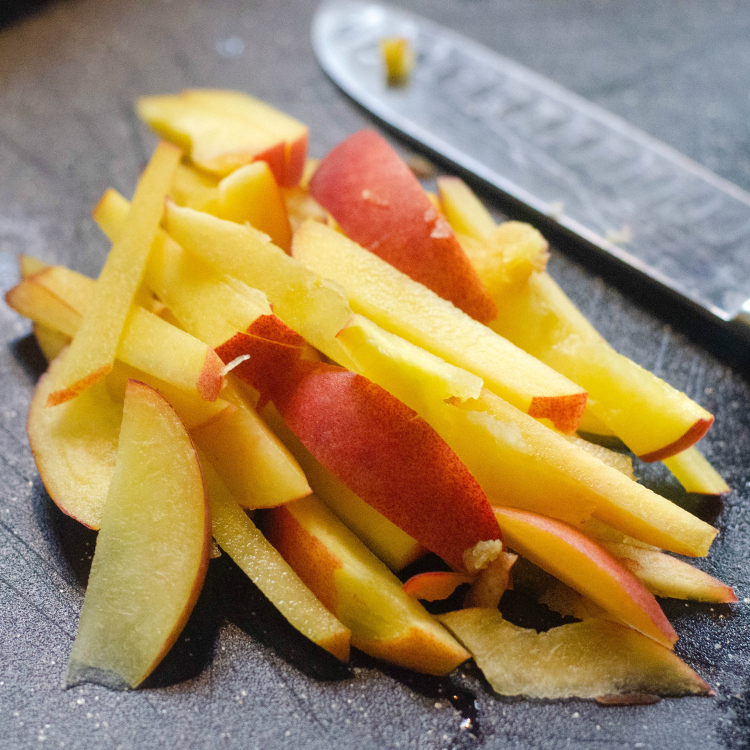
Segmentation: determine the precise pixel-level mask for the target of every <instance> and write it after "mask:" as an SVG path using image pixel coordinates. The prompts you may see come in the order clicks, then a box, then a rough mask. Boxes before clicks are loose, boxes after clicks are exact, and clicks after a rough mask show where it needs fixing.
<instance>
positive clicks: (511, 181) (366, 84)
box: [312, 0, 750, 335]
mask: <svg viewBox="0 0 750 750" xmlns="http://www.w3.org/2000/svg"><path fill="white" fill-rule="evenodd" d="M390 36H401V37H406V38H407V39H408V40H409V41H410V44H411V46H412V48H413V50H414V53H415V58H416V62H415V65H414V68H413V70H412V71H411V74H410V76H409V79H408V81H407V82H406V84H405V85H403V86H398V87H395V86H389V85H388V83H387V80H386V76H385V72H384V65H383V61H382V58H381V53H380V48H379V43H380V40H381V39H383V38H385V37H390ZM312 44H313V49H314V51H315V54H316V56H317V58H318V61H319V62H320V64H321V66H322V67H323V69H324V70H325V72H326V73H327V74H328V75H329V76H330V77H331V78H332V79H333V81H334V82H335V83H336V84H337V85H338V86H340V87H341V88H342V89H343V90H344V91H345V92H346V93H347V94H348V95H349V96H351V97H352V98H353V99H354V100H355V101H357V102H358V103H359V104H361V105H362V106H363V107H365V108H366V109H368V110H369V111H370V112H372V113H373V114H374V115H375V116H376V117H378V118H379V119H381V120H382V121H384V122H385V123H387V124H388V125H389V126H391V127H393V128H395V129H396V130H398V131H400V132H401V133H403V134H404V135H406V136H407V137H408V138H410V139H412V140H414V141H416V142H418V143H420V144H421V145H422V146H423V147H425V148H426V149H427V150H428V151H431V152H432V153H434V154H436V155H437V156H439V157H440V158H441V159H442V160H446V161H448V162H450V163H452V164H454V165H455V166H456V167H458V168H459V169H460V170H463V171H466V172H468V173H470V174H471V175H473V176H474V177H475V178H477V179H478V181H480V182H481V183H482V184H484V185H485V186H489V187H491V188H494V189H497V190H499V191H500V192H501V193H502V194H504V195H505V196H510V197H511V198H513V199H515V200H517V201H520V202H521V203H523V204H525V205H526V206H527V207H529V208H530V209H532V211H533V212H535V213H537V214H540V215H543V216H545V217H547V218H551V219H553V220H554V221H556V222H557V223H558V224H559V225H560V227H562V228H563V229H564V230H567V231H568V232H570V233H572V234H573V235H575V236H576V237H578V238H579V239H581V240H583V241H584V242H585V243H586V244H587V245H588V246H589V247H591V248H594V249H596V250H598V251H600V252H603V253H606V254H608V255H609V256H613V257H614V258H617V259H618V260H620V261H622V262H624V263H627V264H628V265H629V266H631V267H633V268H635V269H636V270H638V271H640V272H641V273H644V274H646V275H647V276H649V277H650V278H651V279H653V280H655V281H656V282H658V283H660V284H662V285H663V286H665V287H667V288H668V289H670V290H671V291H673V292H676V293H677V294H679V295H680V296H682V297H683V298H684V299H685V300H687V301H688V303H689V304H691V305H692V306H694V307H697V308H698V309H699V310H701V311H703V312H705V313H708V314H710V315H711V316H713V318H714V320H718V321H720V322H721V323H722V324H726V325H728V326H729V327H730V328H736V329H738V330H740V331H742V332H743V333H744V334H745V335H747V334H748V333H750V193H748V192H746V191H744V190H742V189H741V188H739V187H738V186H736V185H734V184H732V183H731V182H729V181H727V180H724V179H723V178H721V177H719V176H718V175H715V174H714V173H712V172H711V171H709V170H708V169H705V168H704V167H702V166H700V165H699V164H697V163H695V162H693V161H692V160H690V159H689V158H687V157H686V156H684V155H682V154H680V153H679V152H677V151H676V150H674V149H673V148H671V147H669V146H667V145H666V144H664V143H661V142H660V141H658V140H656V139H654V138H652V137H651V136H649V135H647V134H646V133H644V132H642V131H640V130H638V129H637V128H635V127H633V126H632V125H629V124H628V123H627V122H625V121H624V120H622V119H620V118H619V117H617V116H615V115H613V114H611V113H609V112H607V111H606V110H604V109H602V108H600V107H598V106H596V105H594V104H592V103H591V102H589V101H587V100H585V99H583V98H582V97H580V96H578V95H576V94H574V93H572V92H570V91H568V90H566V89H565V88H563V87H561V86H559V85H557V84H555V83H553V82H552V81H550V80H548V79H546V78H544V77H542V76H540V75H538V74H536V73H534V72H533V71H531V70H529V69H528V68H525V67H523V66H522V65H519V64H518V63H516V62H513V61H512V60H510V59H508V58H505V57H503V56H501V55H499V54H497V53H496V52H494V51H492V50H490V49H488V48H486V47H483V46H482V45H480V44H477V43H476V42H473V41H472V40H470V39H467V38H466V37H462V36H461V35H459V34H457V33H455V32H453V31H450V30H449V29H446V28H444V27H442V26H440V25H438V24H436V23H433V22H431V21H428V20H426V19H424V18H421V17H419V16H417V15H414V14H411V13H407V12H405V11H402V10H397V9H395V8H391V7H388V6H384V5H378V4H374V3H367V2H358V1H357V0H329V1H328V2H326V3H324V4H323V5H322V6H321V7H320V8H319V9H318V11H317V12H316V15H315V18H314V20H313V25H312Z"/></svg>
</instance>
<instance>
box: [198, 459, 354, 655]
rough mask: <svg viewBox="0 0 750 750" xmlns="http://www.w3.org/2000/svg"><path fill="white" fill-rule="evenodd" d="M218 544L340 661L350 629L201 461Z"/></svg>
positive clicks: (293, 622)
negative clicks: (325, 604)
mask: <svg viewBox="0 0 750 750" xmlns="http://www.w3.org/2000/svg"><path fill="white" fill-rule="evenodd" d="M201 467H202V468H203V474H204V477H205V480H206V488H207V491H208V499H209V503H210V506H211V529H212V532H213V535H214V538H215V539H216V541H217V543H218V544H219V546H220V547H221V549H223V550H224V551H225V552H226V553H227V554H228V555H229V556H230V557H231V558H232V559H233V560H234V561H235V562H236V563H237V565H239V566H240V568H242V570H243V571H244V572H245V573H246V574H247V575H248V577H249V578H250V580H251V581H252V582H253V583H254V584H255V585H256V586H257V587H258V588H259V589H260V590H261V591H262V592H263V593H264V594H265V595H266V596H267V597H268V599H269V601H270V602H271V603H272V604H273V605H274V606H275V607H276V608H277V609H278V610H279V612H281V614H283V615H284V617H286V619H287V620H288V621H289V622H290V623H291V625H293V626H294V627H295V628H296V629H297V630H299V632H300V633H302V634H303V635H304V636H306V637H307V638H309V639H310V640H311V641H312V642H313V643H317V644H318V645H319V646H321V647H322V648H324V649H325V650H326V651H329V652H330V653H332V654H333V655H334V656H335V657H336V658H338V659H341V661H348V659H349V643H350V641H351V633H350V631H349V629H348V628H347V627H346V626H344V625H342V624H341V623H340V622H339V621H338V620H337V619H336V618H335V617H334V616H333V615H332V614H331V613H330V612H329V611H328V610H327V609H326V608H325V607H324V606H323V604H321V602H320V600H319V599H318V598H317V597H316V596H315V594H313V593H312V591H310V589H309V588H308V587H307V586H306V585H305V584H304V583H303V581H302V579H301V578H300V577H299V576H298V575H297V574H296V573H295V572H294V570H293V569H292V568H291V567H290V566H289V564H288V563H287V562H286V561H285V560H284V558H283V557H282V556H281V555H280V554H279V553H278V552H277V551H276V549H275V548H274V547H273V545H271V543H270V542H268V541H267V540H266V538H265V537H264V536H263V534H261V533H260V531H258V529H257V528H256V526H255V524H254V523H253V522H252V521H251V520H250V518H248V516H247V514H246V513H245V512H244V511H243V510H242V508H241V507H240V506H239V504H238V503H237V501H236V500H235V498H234V496H233V495H232V493H231V492H230V491H229V490H228V488H227V486H226V485H225V484H224V482H222V480H221V479H220V477H219V475H218V474H217V473H216V471H215V470H214V468H213V467H212V466H211V464H210V462H208V461H206V460H203V459H202V460H201Z"/></svg>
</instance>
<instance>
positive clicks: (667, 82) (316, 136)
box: [0, 0, 750, 750]
mask: <svg viewBox="0 0 750 750" xmlns="http://www.w3.org/2000/svg"><path fill="white" fill-rule="evenodd" d="M405 5H407V6H408V7H409V8H410V9H412V10H415V11H418V12H422V13H424V14H426V15H428V16H430V17H432V18H433V19H435V20H437V21H440V22H442V23H446V24H449V25H452V26H454V27H455V28H457V29H458V30H460V31H462V32H464V33H467V34H469V35H472V36H474V37H475V38H477V39H478V40H480V41H482V42H484V43H486V44H489V45H491V46H494V47H496V48H497V49H498V50H499V51H501V52H502V53H504V54H506V55H508V56H510V57H514V58H516V59H517V60H519V61H520V62H522V63H524V64H526V65H528V66H530V67H532V68H534V69H535V70H537V71H539V72H541V73H544V74H546V75H549V76H551V77H553V78H554V79H555V80H557V81H558V82H560V83H562V84H563V85H566V86H568V87H570V88H572V89H574V90H575V91H577V92H578V93H581V94H583V95H584V96H588V97H590V98H592V99H593V100H594V101H596V102H597V103H599V104H601V105H603V106H605V107H607V108H609V109H612V110H613V111H615V112H616V113H618V114H620V115H622V116H624V117H626V118H627V119H629V120H631V121H632V122H633V123H634V124H636V125H638V126H639V127H641V128H643V129H645V130H647V131H649V132H650V133H652V134H653V135H655V136H657V137H659V138H661V139H663V140H665V141H667V142H668V143H670V144H671V145H673V146H675V147H677V148H679V149H680V150H682V151H684V152H686V153H687V154H688V155H690V156H692V157H693V158H695V159H696V160H698V161H699V162H702V163H703V164H705V165H706V166H708V167H710V168H712V169H714V170H715V171H717V172H719V173H720V174H722V175H723V176H725V177H727V178H729V179H731V180H734V181H736V182H737V183H739V184H740V185H742V186H743V187H744V188H745V189H748V188H750V150H749V148H748V140H747V138H748V129H747V123H748V122H750V98H749V97H748V94H747V90H748V89H747V82H748V81H750V55H748V54H747V40H748V39H749V38H750V6H748V5H747V4H743V3H740V2H721V1H720V2H716V3H710V4H708V3H703V2H702V0H682V1H680V0H666V1H665V2H661V3H658V4H654V3H652V2H651V1H650V0H630V1H629V2H627V3H621V2H605V1H604V0H556V2H554V3H551V2H542V1H541V0H534V1H533V2H532V0H505V1H504V2H501V1H499V0H498V1H491V0H487V1H486V2H482V1H481V0H474V1H470V0H464V1H463V2H458V1H455V0H454V1H451V0H430V1H428V0H423V1H422V2H416V1H414V2H409V3H405ZM314 7H315V3H314V2H311V1H307V0H305V1H304V2H301V1H299V0H297V1H295V0H267V1H266V2H260V1H259V2H246V3H242V2H239V0H235V1H232V2H229V1H227V2H215V1H214V2H211V1H210V0H204V2H200V1H199V0H185V1H184V2H177V1H173V2H167V0H161V1H159V2H148V3H146V2H135V1H134V0H118V1H116V0H97V1H94V0H90V1H86V2H62V3H52V4H49V5H45V6H44V7H43V8H42V9H41V10H40V11H38V13H37V14H36V15H32V16H30V17H28V18H27V19H26V20H24V21H14V22H13V24H12V25H9V26H7V27H6V28H4V29H3V30H0V286H2V288H3V290H6V289H7V288H9V287H10V286H11V285H12V284H13V283H15V281H16V278H17V271H16V266H15V255H16V254H17V253H19V252H27V253H31V254H34V255H37V256H39V257H40V258H42V259H44V260H46V261H49V262H62V263H66V264H69V265H71V266H72V267H74V268H76V269H78V270H80V271H84V272H86V273H89V274H92V275H95V274H96V273H97V272H98V270H99V268H100V266H101V264H102V261H103V257H104V253H105V252H106V249H107V244H106V242H105V241H104V240H103V238H102V237H101V236H100V235H99V232H98V230H97V229H96V228H95V227H94V225H93V223H92V222H91V220H90V219H89V213H90V211H91V208H92V207H93V205H94V204H95V203H96V201H97V199H98V198H99V197H100V195H101V194H102V192H103V191H104V189H105V188H106V187H108V186H110V185H113V186H114V187H116V188H117V189H118V190H120V191H122V192H123V193H125V194H130V193H131V192H132V189H133V186H134V184H135V180H136V177H137V175H138V173H139V170H140V169H141V167H142V166H143V164H144V161H145V159H146V158H147V156H148V154H149V153H150V150H151V149H152V147H153V144H154V140H153V138H152V137H151V136H150V135H149V134H148V133H147V132H146V131H145V130H144V128H143V127H142V126H141V125H140V124H139V123H138V122H137V121H136V119H135V117H134V115H133V110H132V106H131V104H132V101H133V99H134V98H135V97H136V96H138V95H141V94H147V93H161V92H169V91H177V90H179V89H181V88H183V87H185V86H223V87H231V88H238V89H245V90H247V91H250V92H252V93H253V94H255V95H257V96H260V97H262V98H265V99H267V100H268V101H270V102H272V103H274V104H276V105H278V106H280V107H282V108H283V109H285V110H286V111H288V112H290V113H291V114H293V115H295V116H297V117H299V118H301V119H303V120H305V121H306V122H308V123H309V124H310V126H311V131H312V134H311V152H312V153H313V154H314V155H322V154H323V153H325V151H326V150H327V149H328V148H330V147H331V146H333V145H334V144H335V143H336V142H338V141H339V140H340V139H342V138H343V137H345V136H346V135H348V134H350V133H352V132H353V131H355V130H356V129H358V128H359V127H361V126H363V125H365V124H367V123H368V122H369V120H368V118H367V117H366V115H365V114H364V113H363V112H362V111H361V110H359V109H358V108H357V107H356V106H355V105H354V104H352V103H351V102H350V101H349V100H348V99H347V98H346V97H344V96H343V95H342V94H341V93H340V92H339V91H338V90H337V89H336V88H335V87H334V86H333V84H332V83H331V82H330V81H328V80H327V79H326V77H325V76H324V74H323V73H322V72H321V71H320V70H319V68H318V67H317V65H316V63H315V60H314V59H313V56H312V52H311V49H310V44H309V41H308V29H309V23H310V19H311V16H312V13H313V11H314ZM496 208H499V206H498V205H496ZM568 251H569V252H568ZM686 252H689V248H686ZM566 253H568V254H567V255H562V254H561V253H559V252H555V253H554V255H553V259H552V262H551V266H550V267H551V271H552V273H553V275H554V276H555V277H556V278H557V279H558V280H559V281H560V282H561V284H562V285H563V286H564V287H565V289H566V290H567V291H568V292H569V293H570V294H571V295H572V296H573V298H574V299H575V300H576V302H578V304H579V305H580V306H581V307H582V309H583V311H584V312H585V313H586V314H587V315H589V316H590V317H591V318H592V319H593V321H594V322H595V324H596V325H597V326H598V327H599V328H600V330H601V331H602V332H603V333H604V334H605V335H606V336H607V337H608V338H609V339H610V340H611V341H612V343H613V344H614V345H615V346H616V347H617V348H618V349H620V350H621V351H622V352H623V353H625V354H627V355H629V356H631V357H633V358H634V359H636V360H637V361H638V362H640V363H642V364H643V365H645V366H646V367H648V368H651V369H653V370H655V371H656V372H657V373H658V374H659V375H661V376H662V377H665V378H666V379H667V380H669V381H670V382H672V383H673V384H674V385H675V386H677V387H679V388H682V389H684V390H686V391H687V392H688V393H689V394H690V395H691V396H692V397H693V398H695V399H697V400H698V401H699V402H700V403H702V404H703V405H704V406H706V407H707V408H708V409H710V410H711V411H713V412H714V413H715V414H716V424H715V426H714V427H713V428H712V430H711V432H710V433H709V436H708V437H707V438H706V440H704V442H703V444H702V445H703V448H704V451H705V453H706V454H707V455H708V456H709V458H710V459H711V460H712V461H714V463H715V464H716V465H717V467H718V468H719V469H720V470H721V471H722V472H723V473H724V475H725V477H726V478H727V480H728V482H729V484H730V485H731V486H732V488H733V492H732V494H731V495H730V497H729V498H728V499H726V500H725V501H724V502H723V504H717V503H706V502H701V501H700V500H697V499H696V498H693V497H689V496H685V495H684V493H681V492H680V490H679V489H678V488H677V487H676V486H675V485H674V483H673V482H671V481H670V480H669V479H668V478H667V476H666V473H665V472H663V471H660V470H659V469H658V468H652V469H649V470H648V471H645V472H644V473H643V476H644V479H645V481H647V482H649V483H650V484H651V486H654V487H657V488H659V489H661V490H662V491H664V492H666V493H667V494H669V495H670V497H674V498H675V499H677V500H679V501H680V502H684V503H687V504H690V505H691V507H693V508H694V509H695V510H696V511H698V512H700V513H702V514H703V515H706V516H710V517H712V518H715V519H716V523H717V524H718V525H719V527H720V529H721V535H720V537H719V539H718V540H717V542H716V543H715V545H714V548H713V550H712V553H711V556H710V558H709V559H707V560H705V561H702V562H701V563H700V564H701V566H703V567H705V569H706V570H708V571H710V572H711V573H713V574H715V575H718V576H719V577H721V578H722V579H724V580H726V581H727V582H728V583H730V584H732V585H733V586H735V587H736V590H737V593H738V595H739V597H740V603H739V604H737V605H734V606H731V607H729V606H723V607H719V606H716V607H713V608H712V607H709V606H703V605H696V604H691V605H689V606H686V605H685V604H684V603H681V602H667V603H665V607H666V609H667V612H668V614H669V615H670V617H671V619H672V621H673V622H674V624H675V627H676V629H677V630H678V632H679V634H680V636H681V640H680V642H679V644H678V652H679V653H680V654H681V655H682V656H683V657H684V658H685V659H686V660H687V661H688V662H689V663H690V664H692V665H693V666H694V667H695V668H696V669H697V670H698V671H699V672H700V673H701V674H702V675H703V676H704V677H705V678H706V679H707V680H708V681H709V682H710V683H711V685H712V686H713V688H714V689H715V691H716V696H715V697H714V698H710V699H697V698H691V699H683V700H664V701H662V702H661V703H659V704H657V705H655V706H650V707H632V708H603V707H600V706H597V705H595V704H591V703H586V702H580V701H562V702H539V701H516V700H502V699H497V698H495V697H493V696H492V694H491V693H490V691H489V689H488V688H487V687H486V685H485V684H484V683H483V681H482V680H481V679H480V678H479V677H478V675H477V673H476V672H475V671H474V670H471V669H468V670H464V671H461V670H459V671H458V672H457V673H456V674H455V675H454V676H453V677H452V678H451V680H437V679H432V678H421V677H418V676H413V675H410V674H408V673H405V672H402V671H399V670H394V669H388V668H385V669H381V668H380V667H379V666H378V665H377V664H375V663H374V662H372V661H371V660H368V659H366V658H365V657H363V656H361V655H357V656H355V658H354V659H353V664H352V668H351V669H339V668H336V666H335V665H333V664H332V663H331V661H330V660H328V659H327V658H326V657H325V655H324V654H321V653H320V652H319V651H318V650H316V649H315V648H314V647H312V646H310V645H309V644H307V643H306V642H305V641H304V640H303V639H301V638H299V637H297V636H296V634H295V633H294V632H292V631H291V630H290V628H289V627H288V626H287V625H286V623H285V622H284V621H283V620H281V619H280V618H279V617H277V616H275V615H274V613H273V612H272V611H271V610H270V608H269V606H268V605H267V603H266V602H265V601H264V600H263V598H262V596H260V595H259V594H258V592H257V591H256V590H254V589H253V587H252V586H251V585H249V584H248V583H246V582H245V580H244V579H243V578H242V576H241V575H238V574H237V571H236V570H235V569H234V568H233V567H232V566H231V565H230V564H228V563H227V561H226V559H222V560H219V561H217V562H214V563H212V566H211V571H210V573H209V577H208V580H207V586H206V588H205V590H204V594H203V596H202V598H201V600H200V602H199V605H198V607H197V609H196V612H195V613H194V617H193V618H192V620H191V622H190V624H189V625H188V628H187V629H186V631H185V633H184V636H183V638H181V640H180V641H179V642H178V644H177V646H176V647H175V649H174V651H173V652H172V653H170V655H169V656H168V657H167V659H166V660H165V662H164V663H163V665H162V667H160V669H159V670H158V672H157V673H155V675H154V676H153V677H152V678H151V679H150V680H149V682H148V684H147V686H146V687H145V688H143V689H141V690H138V691H136V692H133V693H113V692H109V691H108V690H106V689H104V688H100V687H98V686H82V687H78V688H75V689H72V690H67V691H66V690H63V688H62V676H63V673H64V669H65V664H66V660H67V656H68V653H69V650H70V646H71V642H72V639H73V637H74V634H75V629H76V618H77V614H78V611H79V609H80V606H81V602H82V599H83V590H84V589H83V581H84V580H85V571H86V567H87V563H88V558H89V556H90V555H91V554H92V552H93V535H92V534H91V533H89V532H86V531H84V530H83V529H81V528H80V527H79V526H77V524H75V522H73V521H71V520H70V519H68V518H66V517H65V516H63V515H62V514H61V513H60V512H59V511H57V509H56V508H55V507H54V506H53V505H52V503H51V502H50V500H49V497H48V496H47V494H46V492H45V491H44V488H43V487H42V485H41V482H40V481H39V479H38V476H37V473H36V470H35V467H34V463H33V461H32V459H31V456H30V453H29V450H28V446H27V443H26V437H25V432H24V420H25V411H26V407H27V404H28V401H29V396H30V393H31V390H32V388H33V385H34V382H35V379H36V378H37V376H38V373H39V358H38V353H37V352H36V350H35V347H34V345H33V344H32V343H31V342H30V341H29V339H28V338H27V335H28V332H29V330H30V327H29V324H28V322H26V321H24V320H21V319H20V318H18V316H16V315H15V313H13V312H12V311H10V310H8V309H7V308H5V307H4V306H0V320H1V321H2V324H1V330H2V337H3V346H2V348H1V349H0V378H2V388H3V399H2V407H1V408H0V478H1V481H0V644H1V645H0V747H3V748H10V749H12V750H16V749H20V748H30V747H35V748H38V747H55V748H57V747H64V748H100V747H101V748H115V747H122V748H132V747H144V748H154V747H159V748H164V750H168V749H171V748H243V749H244V748H256V747H257V748H264V749H265V750H274V749H276V748H295V749H297V748H302V747H304V748H341V749H342V750H343V748H347V749H349V748H372V750H375V749H376V748H395V747H410V748H420V749H422V750H432V749H433V748H435V749H438V748H448V747H456V748H473V747H482V748H501V747H502V748H506V747H511V748H522V747H528V748H563V747H564V748H568V747H570V748H584V747H585V748H605V747H607V748H609V747H644V748H648V747H654V748H675V750H677V749H679V750H685V749H686V748H693V747H696V748H697V747H701V748H725V747H729V748H735V747H745V746H747V745H748V744H749V743H750V719H749V718H748V709H749V708H750V706H749V705H748V689H749V687H750V686H749V685H748V678H749V677H750V667H749V666H748V657H749V656H750V642H749V640H748V634H747V629H748V625H750V604H749V603H748V600H747V599H745V597H749V596H750V587H749V586H748V583H747V581H748V579H749V577H750V576H749V573H750V555H749V554H748V551H747V550H748V547H749V545H748V539H750V529H749V528H748V523H747V520H746V515H747V510H748V508H750V498H749V497H748V488H749V486H750V454H749V453H748V446H750V416H749V411H748V407H750V390H749V389H748V384H747V381H746V377H745V375H744V372H745V368H746V362H747V358H746V357H745V355H744V349H745V346H746V345H744V344H741V343H740V342H738V341H736V340H733V339H730V338H727V337H726V336H724V335H721V334H720V333H719V332H718V331H717V330H716V329H714V328H712V327H711V326H709V325H707V324H706V323H704V322H703V321H701V320H697V319H694V318H693V317H691V316H690V315H689V314H688V313H687V311H686V310H683V309H682V308H681V307H680V306H679V305H675V304H674V303H673V302H671V301H670V302H668V303H667V302H666V301H665V298H664V297H662V296H660V295H659V293H658V292H654V290H650V289H649V288H648V287H645V286H644V285H643V284H641V283H640V282H638V281H637V280H633V279H631V278H629V277H627V276H623V275H621V273H620V272H619V271H618V270H617V269H614V268H610V267H606V266H601V265H600V266H597V267H594V266H592V265H591V264H590V263H588V264H587V266H586V267H584V266H582V265H579V264H578V263H577V262H576V261H575V260H572V259H571V255H570V254H571V253H572V254H573V255H575V247H567V248H566ZM584 261H585V258H584ZM717 514H718V516H717ZM453 695H456V696H457V698H456V699H455V700H454V701H453V700H452V696H453ZM474 696H476V714H477V716H478V727H479V728H478V729H476V726H477V722H474V723H473V724H471V726H473V727H475V734H472V733H471V732H470V731H469V730H468V729H467V728H462V722H464V719H466V718H469V719H473V718H474V713H475V712H474V708H473V705H472V701H473V697H474ZM454 703H455V704H456V705H457V706H458V707H459V709H461V710H456V709H455V708H454V707H453V705H454ZM464 724H466V722H464Z"/></svg>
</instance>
